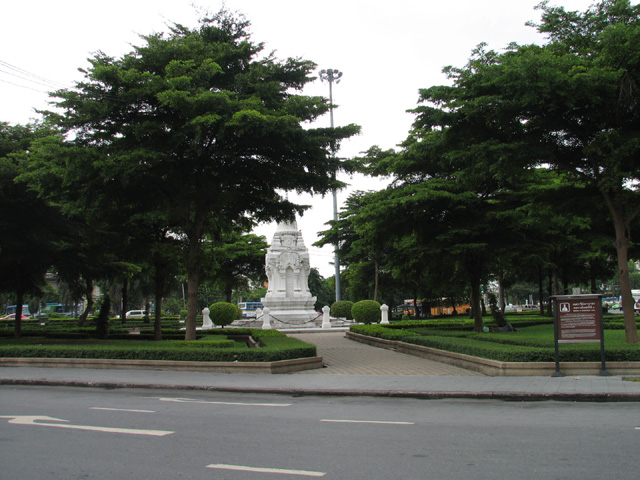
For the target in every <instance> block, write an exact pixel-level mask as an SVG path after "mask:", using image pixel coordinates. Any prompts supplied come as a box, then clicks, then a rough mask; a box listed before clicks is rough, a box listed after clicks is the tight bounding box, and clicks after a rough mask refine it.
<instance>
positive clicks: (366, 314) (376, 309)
mask: <svg viewBox="0 0 640 480" xmlns="http://www.w3.org/2000/svg"><path fill="white" fill-rule="evenodd" d="M381 315H382V312H380V303H379V302H376V301H375V300H360V301H359V302H356V303H354V304H353V307H351V316H352V317H353V319H354V320H355V321H356V322H359V323H364V324H369V323H378V322H380V317H381Z"/></svg>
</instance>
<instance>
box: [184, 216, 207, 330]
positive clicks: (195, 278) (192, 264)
mask: <svg viewBox="0 0 640 480" xmlns="http://www.w3.org/2000/svg"><path fill="white" fill-rule="evenodd" d="M194 215H195V216H196V217H198V218H199V217H202V215H198V213H197V212H196V213H195V214H194ZM203 229H204V224H203V222H202V221H199V222H196V223H195V224H194V225H193V226H192V228H190V229H189V230H188V231H187V239H188V247H187V322H186V329H185V334H184V339H185V340H195V339H196V322H197V316H198V288H199V286H200V265H201V262H202V245H201V243H200V242H201V239H202V235H203Z"/></svg>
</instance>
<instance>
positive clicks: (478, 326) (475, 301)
mask: <svg viewBox="0 0 640 480" xmlns="http://www.w3.org/2000/svg"><path fill="white" fill-rule="evenodd" d="M471 311H472V312H473V319H474V324H473V331H474V332H482V327H483V324H482V307H481V306H480V279H479V278H475V277H473V278H472V279H471Z"/></svg>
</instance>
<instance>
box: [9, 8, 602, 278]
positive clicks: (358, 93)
mask: <svg viewBox="0 0 640 480" xmlns="http://www.w3.org/2000/svg"><path fill="white" fill-rule="evenodd" d="M224 3H225V4H226V7H227V8H228V9H229V10H232V11H238V12H241V13H243V14H244V15H245V16H246V17H247V19H248V20H249V21H250V22H251V24H252V27H251V32H252V34H253V40H254V41H256V42H264V43H265V47H266V49H267V50H268V51H272V50H273V51H275V52H276V56H277V57H278V58H286V57H302V58H304V59H306V60H312V61H313V62H315V63H316V64H318V68H319V69H327V68H334V69H338V70H340V71H342V72H343V77H342V79H341V82H340V83H339V84H337V85H335V86H334V90H333V91H334V103H336V104H337V105H338V106H339V107H338V108H337V109H336V110H335V112H334V121H335V124H336V125H344V124H349V123H355V124H358V125H360V126H361V127H362V134H361V135H359V136H358V137H355V138H353V139H351V140H349V141H347V142H345V143H344V144H343V146H342V150H341V151H340V153H339V154H340V156H344V157H352V156H355V155H357V154H358V153H359V152H362V151H364V150H367V149H368V148H369V147H370V146H372V145H378V146H380V147H382V148H385V149H387V148H393V147H394V146H396V145H397V144H398V143H400V142H402V141H403V140H404V139H405V138H406V136H407V133H408V131H409V128H410V126H411V122H412V120H413V118H412V115H411V114H409V113H407V112H406V110H408V109H411V108H414V107H415V106H416V101H417V98H418V89H420V88H426V87H430V86H433V85H441V84H445V83H447V79H446V78H445V76H444V75H443V74H442V68H443V67H444V66H446V65H454V66H463V65H464V64H465V63H466V61H467V60H468V58H469V55H470V52H471V50H472V49H473V48H474V47H475V46H476V45H477V44H478V43H480V42H486V43H488V44H489V47H490V48H493V49H496V50H500V49H502V48H504V47H505V46H506V45H507V44H508V43H510V42H512V41H515V42H518V43H521V44H523V43H542V42H543V41H544V39H543V37H541V36H540V35H539V34H538V33H537V32H536V31H535V29H534V28H532V27H527V26H525V23H526V22H527V21H529V20H533V21H535V22H537V21H538V20H539V18H540V12H539V11H538V10H535V9H534V7H535V6H536V5H537V4H538V3H539V0H484V1H479V0H458V1H442V0H395V1H381V0H366V1H364V0H322V1H317V0H226V2H224ZM592 3H593V2H592V0H556V1H554V0H552V1H551V5H562V6H564V7H565V8H567V9H568V10H580V11H583V10H585V9H587V8H588V7H589V6H590V5H591V4H592ZM194 4H195V5H196V6H197V7H196V8H194V6H193V5H194ZM222 4H223V2H222V1H221V0H208V1H204V0H110V1H108V2H98V1H95V0H93V1H92V0H56V1H54V0H20V1H7V0H5V1H3V2H2V3H0V45H1V46H2V47H1V49H0V108H1V110H0V112H1V113H0V121H5V122H9V123H12V124H16V123H21V124H24V123H27V122H29V121H30V120H31V119H37V118H39V117H38V115H37V114H36V113H35V112H34V109H42V108H44V107H46V102H47V94H46V92H47V91H51V90H55V89H56V88H60V87H72V86H73V84H74V82H76V81H79V80H81V79H82V75H81V74H80V73H79V72H78V68H83V67H87V65H88V62H87V58H89V57H91V56H92V55H93V54H94V53H95V52H97V51H98V50H101V51H103V52H105V53H106V54H108V55H111V56H114V57H119V56H121V55H123V54H125V53H127V52H129V51H131V45H140V44H141V43H142V42H141V41H140V39H139V36H138V35H139V34H149V33H153V32H161V31H166V30H167V28H166V25H167V24H170V23H182V24H184V25H186V26H189V27H195V26H196V25H197V19H198V17H199V14H198V11H202V9H204V10H207V11H210V12H215V11H218V10H219V9H220V7H221V6H222ZM198 9H200V10H198ZM305 93H307V94H309V95H324V96H326V97H328V96H329V87H328V85H327V84H326V83H321V82H320V81H319V80H317V81H316V82H314V83H313V84H312V85H310V86H309V87H308V88H307V89H306V90H305ZM318 126H322V127H325V126H329V115H326V116H325V117H323V118H322V119H321V120H320V121H319V122H318ZM342 179H343V180H345V181H347V182H348V183H350V184H351V186H350V187H349V189H348V190H346V191H343V192H340V193H339V195H338V204H339V205H340V204H341V203H342V201H344V199H345V198H346V197H347V196H348V194H349V192H350V191H353V190H355V189H361V190H369V189H373V188H379V186H380V185H381V184H382V183H381V182H380V181H378V180H371V179H362V178H353V179H349V178H347V177H344V178H342ZM301 202H302V203H305V204H309V205H312V206H313V208H312V209H311V210H310V211H309V212H308V213H306V214H305V215H304V216H303V217H302V218H300V219H298V226H299V227H300V229H301V230H302V233H303V236H304V239H305V243H306V244H307V246H308V247H310V253H311V266H312V267H316V268H318V269H319V270H320V273H321V274H322V275H323V276H325V277H328V276H331V275H333V267H332V266H331V265H330V262H331V261H332V257H333V255H332V249H331V248H330V247H325V248H323V249H318V248H315V247H311V244H312V243H313V242H314V241H316V240H317V235H316V233H317V232H318V231H320V230H323V229H325V228H326V227H325V226H324V223H325V222H326V221H329V220H331V219H332V218H333V213H332V212H333V203H332V199H331V198H330V196H329V197H325V198H320V197H315V198H310V197H307V198H302V199H301ZM257 233H260V234H262V235H265V236H266V237H267V240H268V241H269V242H271V239H272V237H273V234H274V233H275V225H264V226H261V227H260V228H259V229H258V230H257Z"/></svg>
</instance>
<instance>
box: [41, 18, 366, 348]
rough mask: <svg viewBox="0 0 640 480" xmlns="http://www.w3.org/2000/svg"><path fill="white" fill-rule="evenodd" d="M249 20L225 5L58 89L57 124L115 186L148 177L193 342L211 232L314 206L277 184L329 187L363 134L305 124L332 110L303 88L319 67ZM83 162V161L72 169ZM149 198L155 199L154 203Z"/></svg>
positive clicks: (96, 64) (216, 234)
mask: <svg viewBox="0 0 640 480" xmlns="http://www.w3.org/2000/svg"><path fill="white" fill-rule="evenodd" d="M248 28H249V22H248V21H246V20H245V19H244V18H242V17H238V16H234V15H232V14H230V13H228V12H226V11H224V10H223V11H220V12H219V13H217V14H216V15H214V16H212V17H211V18H204V19H202V20H201V22H200V25H199V26H198V28H195V29H190V28H187V27H185V26H183V25H178V24H174V25H173V26H172V27H171V29H170V31H169V32H168V33H167V34H153V35H148V36H143V37H142V40H143V41H144V43H143V45H141V46H137V47H134V49H133V51H132V52H131V53H128V54H126V55H124V56H123V57H121V58H113V57H110V56H108V55H106V54H104V53H99V54H97V55H96V56H95V57H94V58H92V59H90V63H91V65H90V67H89V68H88V69H86V70H85V71H84V72H85V80H84V81H83V82H80V83H78V84H77V86H76V88H75V89H73V90H61V91H58V92H55V94H54V95H55V97H57V98H58V99H59V100H58V101H57V102H56V106H57V107H58V110H57V111H58V112H61V113H54V112H49V113H48V114H47V117H48V119H49V121H52V122H55V123H56V124H58V125H59V126H60V127H61V128H63V129H64V130H65V131H67V132H69V133H70V134H71V133H72V134H73V135H74V137H73V140H71V141H72V142H73V144H74V145H76V146H81V147H84V148H91V149H93V150H95V151H96V152H97V155H98V156H99V158H100V159H99V162H98V167H99V170H100V178H101V179H102V181H103V182H104V184H105V185H109V184H110V183H114V182H115V183H120V184H128V185H130V187H131V188H136V186H138V185H143V184H144V185H145V187H143V188H142V190H143V191H144V193H145V195H149V190H150V189H151V190H152V191H153V194H152V195H153V200H154V206H153V207H151V208H155V209H158V210H161V211H162V212H163V214H164V215H166V218H167V223H168V226H169V227H171V228H172V229H173V231H174V232H175V234H176V235H179V236H180V238H182V239H183V241H184V244H185V249H186V252H187V259H186V272H187V278H188V316H187V324H186V326H187V328H186V338H187V339H193V338H195V326H196V313H197V290H198V283H199V276H200V271H201V268H202V258H203V252H202V241H203V239H204V237H205V235H209V236H211V238H213V239H214V240H218V239H220V238H221V236H222V234H223V233H224V232H225V231H228V229H229V228H230V227H233V226H234V225H246V224H247V217H248V216H251V217H252V219H253V220H271V219H283V218H287V217H290V216H291V215H292V214H293V212H294V211H298V212H301V211H303V210H304V207H303V206H301V205H296V204H293V203H291V202H289V201H288V200H285V199H283V198H282V196H281V195H279V194H278V192H281V191H288V190H295V191H307V192H312V193H325V192H327V191H329V190H331V189H332V188H334V187H336V186H339V185H338V184H337V182H336V181H335V179H334V175H333V174H334V172H335V171H336V170H339V169H341V168H342V162H341V160H339V159H338V158H336V157H334V156H333V155H331V154H330V146H331V145H334V144H335V142H338V141H340V140H341V139H343V138H347V137H349V136H351V135H353V134H354V133H356V132H357V131H358V128H357V127H356V126H353V125H351V126H347V127H342V128H336V129H314V128H303V127H304V125H303V124H305V123H309V122H312V121H313V120H315V119H316V118H318V117H319V116H320V115H322V114H324V113H326V112H327V111H328V109H329V102H328V101H327V99H325V98H321V97H308V96H304V95H301V94H300V93H299V92H300V90H301V89H302V88H303V87H304V86H305V85H306V84H307V83H308V82H310V81H311V80H313V77H312V76H311V74H312V72H313V70H314V68H315V65H314V64H313V63H312V62H310V61H306V60H302V59H292V58H290V59H287V60H278V59H276V58H275V57H274V56H273V55H272V54H265V53H264V51H263V49H264V46H263V44H262V43H254V42H253V41H252V40H251V38H250V35H249V33H248ZM70 167H71V168H73V166H70ZM146 207H147V205H146V204H145V207H144V208H146Z"/></svg>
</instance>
